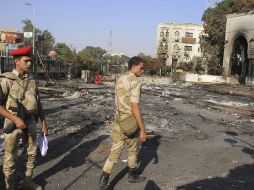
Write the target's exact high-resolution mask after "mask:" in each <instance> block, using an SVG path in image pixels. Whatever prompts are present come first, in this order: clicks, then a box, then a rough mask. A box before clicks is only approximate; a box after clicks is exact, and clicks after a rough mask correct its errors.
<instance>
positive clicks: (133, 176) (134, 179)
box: [128, 168, 146, 183]
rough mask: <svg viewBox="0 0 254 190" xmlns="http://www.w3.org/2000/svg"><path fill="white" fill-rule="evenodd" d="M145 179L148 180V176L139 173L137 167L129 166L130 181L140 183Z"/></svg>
mask: <svg viewBox="0 0 254 190" xmlns="http://www.w3.org/2000/svg"><path fill="white" fill-rule="evenodd" d="M145 180H146V177H143V176H141V175H138V172H137V168H129V176H128V182H130V183H139V182H142V181H145Z"/></svg>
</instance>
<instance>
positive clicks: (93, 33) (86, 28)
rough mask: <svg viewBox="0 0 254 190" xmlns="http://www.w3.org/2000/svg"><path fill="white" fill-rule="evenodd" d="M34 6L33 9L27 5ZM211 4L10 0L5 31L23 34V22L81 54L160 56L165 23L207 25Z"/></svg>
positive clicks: (1, 14)
mask: <svg viewBox="0 0 254 190" xmlns="http://www.w3.org/2000/svg"><path fill="white" fill-rule="evenodd" d="M25 2H29V3H31V4H32V6H27V5H26V3H25ZM205 8H206V0H4V1H2V2H1V11H0V18H1V23H0V28H14V29H17V30H19V31H22V23H21V21H22V20H23V19H26V18H28V19H31V20H32V21H33V18H34V14H33V13H34V10H35V19H34V22H35V26H36V27H37V28H39V29H41V30H46V29H47V30H49V31H50V32H51V33H52V35H53V36H54V37H55V39H56V42H64V43H66V44H67V45H71V46H73V47H75V48H77V49H78V50H81V49H82V48H85V47H86V46H96V47H97V46H100V47H102V48H104V49H105V50H107V49H108V43H109V39H110V38H109V36H110V35H109V33H110V31H112V49H113V52H123V53H124V54H126V55H129V56H133V55H137V54H138V53H140V52H142V53H145V54H146V55H152V56H154V53H155V43H156V33H157V26H158V24H159V23H171V22H177V23H195V24H202V21H201V17H202V15H203V12H204V10H205Z"/></svg>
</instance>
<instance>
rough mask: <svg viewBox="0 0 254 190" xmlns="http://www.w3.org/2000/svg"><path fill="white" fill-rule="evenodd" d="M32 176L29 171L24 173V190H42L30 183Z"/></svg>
mask: <svg viewBox="0 0 254 190" xmlns="http://www.w3.org/2000/svg"><path fill="white" fill-rule="evenodd" d="M32 174H33V172H32V171H31V170H27V171H26V177H25V179H24V183H23V188H24V190H42V187H41V186H40V185H37V184H36V183H34V182H33V181H32Z"/></svg>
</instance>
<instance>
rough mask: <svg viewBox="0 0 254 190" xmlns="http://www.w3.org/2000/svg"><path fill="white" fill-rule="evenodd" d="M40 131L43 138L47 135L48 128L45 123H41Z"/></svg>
mask: <svg viewBox="0 0 254 190" xmlns="http://www.w3.org/2000/svg"><path fill="white" fill-rule="evenodd" d="M41 131H42V133H43V134H44V135H45V136H46V135H48V126H47V124H46V122H42V127H41Z"/></svg>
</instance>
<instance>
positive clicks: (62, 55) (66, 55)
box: [54, 43, 73, 60]
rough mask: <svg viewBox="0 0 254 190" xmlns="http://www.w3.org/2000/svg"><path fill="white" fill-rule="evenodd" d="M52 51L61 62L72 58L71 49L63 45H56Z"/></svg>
mask: <svg viewBox="0 0 254 190" xmlns="http://www.w3.org/2000/svg"><path fill="white" fill-rule="evenodd" d="M54 49H55V51H56V53H57V57H58V58H59V59H62V60H68V59H70V57H72V54H73V52H72V50H71V48H70V47H69V46H68V45H66V44H65V43H57V44H56V45H55V46H54Z"/></svg>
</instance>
